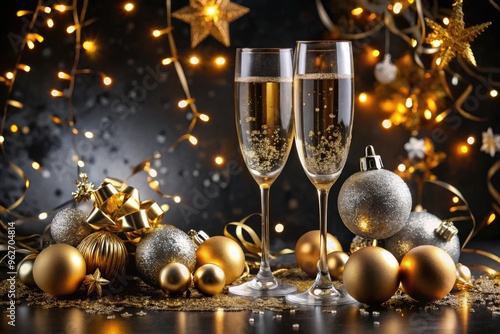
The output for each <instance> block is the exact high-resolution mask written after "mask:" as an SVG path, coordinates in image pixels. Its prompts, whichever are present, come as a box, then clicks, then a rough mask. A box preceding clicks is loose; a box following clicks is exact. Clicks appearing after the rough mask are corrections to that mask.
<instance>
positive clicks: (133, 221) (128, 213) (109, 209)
mask: <svg viewBox="0 0 500 334" xmlns="http://www.w3.org/2000/svg"><path fill="white" fill-rule="evenodd" d="M91 198H92V200H93V201H94V208H93V209H92V211H91V212H90V214H89V216H88V217H87V219H86V222H87V223H88V224H89V225H90V226H91V227H92V228H93V229H94V230H102V229H106V230H109V231H111V232H115V233H118V232H123V233H124V234H125V236H126V237H127V239H128V240H129V241H130V242H131V243H132V244H134V245H136V244H137V243H138V242H139V241H140V240H141V237H142V236H143V235H144V234H146V233H147V232H149V230H151V229H153V228H155V227H157V226H158V224H159V223H160V222H161V220H162V219H163V216H164V212H163V210H162V209H161V208H160V206H159V205H158V203H156V202H155V201H153V200H146V201H143V202H141V201H140V196H139V191H138V190H137V189H135V188H134V187H131V186H127V185H126V184H125V183H124V182H122V181H119V180H115V179H110V178H106V179H105V180H104V181H103V182H102V183H101V185H100V186H99V188H97V189H96V190H94V191H93V192H92V195H91Z"/></svg>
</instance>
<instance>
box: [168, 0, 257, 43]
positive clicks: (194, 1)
mask: <svg viewBox="0 0 500 334" xmlns="http://www.w3.org/2000/svg"><path fill="white" fill-rule="evenodd" d="M249 11H250V9H248V8H247V7H244V6H241V5H237V4H234V3H232V2H230V1H229V0H189V6H186V7H183V8H181V9H179V10H177V11H175V12H173V13H172V16H173V17H175V18H176V19H179V20H181V21H184V22H186V23H189V24H190V25H191V47H192V48H194V47H195V46H196V45H198V44H199V43H200V42H201V41H203V40H204V39H205V38H207V37H208V36H209V35H212V36H213V37H214V38H215V39H216V40H218V41H219V42H221V43H222V44H224V45H225V46H229V44H230V42H229V23H231V22H233V21H235V20H236V19H238V18H240V17H241V16H243V15H245V14H246V13H248V12H249Z"/></svg>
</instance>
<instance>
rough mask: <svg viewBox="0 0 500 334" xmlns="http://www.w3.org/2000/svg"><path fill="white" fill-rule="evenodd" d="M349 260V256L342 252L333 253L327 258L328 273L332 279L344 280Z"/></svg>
mask: <svg viewBox="0 0 500 334" xmlns="http://www.w3.org/2000/svg"><path fill="white" fill-rule="evenodd" d="M347 260H349V255H348V254H347V253H345V252H341V251H335V252H331V253H329V254H328V255H327V256H326V262H327V264H328V271H329V272H330V277H331V278H332V279H336V280H342V275H343V274H344V267H345V264H346V263H347Z"/></svg>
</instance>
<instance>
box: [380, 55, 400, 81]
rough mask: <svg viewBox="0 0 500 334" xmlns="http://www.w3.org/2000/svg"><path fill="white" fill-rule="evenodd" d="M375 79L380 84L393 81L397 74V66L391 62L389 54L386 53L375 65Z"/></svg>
mask: <svg viewBox="0 0 500 334" xmlns="http://www.w3.org/2000/svg"><path fill="white" fill-rule="evenodd" d="M374 74H375V79H377V81H378V82H380V83H381V84H388V83H391V82H393V81H394V80H395V79H396V77H397V75H398V68H397V67H396V65H394V64H393V63H392V62H391V55H390V54H389V53H387V54H386V55H385V56H384V60H382V61H381V62H380V63H378V64H377V65H375V71H374Z"/></svg>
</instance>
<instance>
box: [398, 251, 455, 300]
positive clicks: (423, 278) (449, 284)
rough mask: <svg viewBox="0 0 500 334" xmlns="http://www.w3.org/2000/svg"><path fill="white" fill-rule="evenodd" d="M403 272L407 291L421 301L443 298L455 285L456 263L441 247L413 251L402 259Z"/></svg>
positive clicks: (404, 285) (401, 269) (404, 288)
mask: <svg viewBox="0 0 500 334" xmlns="http://www.w3.org/2000/svg"><path fill="white" fill-rule="evenodd" d="M399 272H400V277H401V284H402V286H403V290H404V291H405V292H406V293H407V294H408V295H409V296H410V297H412V298H413V299H415V300H418V301H421V302H427V301H433V300H437V299H441V298H443V297H444V296H446V295H447V294H448V293H449V292H450V291H451V289H453V286H454V285H455V279H456V269H455V262H453V259H452V258H451V256H450V255H449V254H448V253H447V252H445V251H444V250H442V249H441V248H439V247H437V246H432V245H423V246H418V247H415V248H413V249H411V250H410V251H409V252H408V253H406V255H405V256H404V257H403V259H402V260H401V265H400V269H399Z"/></svg>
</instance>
